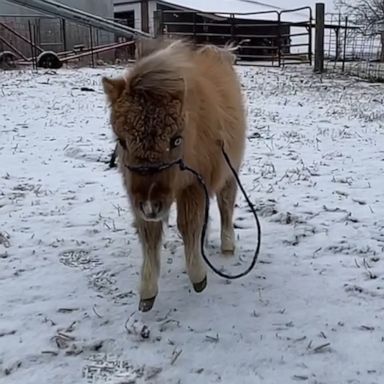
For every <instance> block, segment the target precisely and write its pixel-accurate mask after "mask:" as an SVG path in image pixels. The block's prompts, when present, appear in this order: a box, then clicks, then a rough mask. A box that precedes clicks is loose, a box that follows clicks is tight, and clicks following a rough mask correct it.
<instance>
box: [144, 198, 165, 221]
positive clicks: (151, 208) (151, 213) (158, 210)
mask: <svg viewBox="0 0 384 384" xmlns="http://www.w3.org/2000/svg"><path fill="white" fill-rule="evenodd" d="M139 209H140V213H141V214H142V216H143V219H144V220H147V221H159V220H162V219H163V216H164V214H165V212H164V204H163V203H162V202H161V201H160V200H146V201H140V202H139Z"/></svg>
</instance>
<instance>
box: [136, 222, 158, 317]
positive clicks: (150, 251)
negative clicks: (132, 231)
mask: <svg viewBox="0 0 384 384" xmlns="http://www.w3.org/2000/svg"><path fill="white" fill-rule="evenodd" d="M135 223H136V226H137V230H138V234H139V239H140V242H141V246H142V252H143V264H142V268H141V282H140V304H139V310H140V311H142V312H147V311H149V310H151V309H152V307H153V304H154V302H155V299H156V296H157V293H158V279H159V274H160V246H161V237H162V222H161V221H160V222H152V221H144V220H143V219H141V218H136V221H135Z"/></svg>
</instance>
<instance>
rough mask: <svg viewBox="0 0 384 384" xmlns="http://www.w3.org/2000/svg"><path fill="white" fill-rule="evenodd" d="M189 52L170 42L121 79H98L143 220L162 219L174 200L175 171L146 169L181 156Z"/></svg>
mask: <svg viewBox="0 0 384 384" xmlns="http://www.w3.org/2000/svg"><path fill="white" fill-rule="evenodd" d="M190 53H191V51H190V49H189V47H187V45H186V44H185V43H183V42H179V41H177V42H173V43H170V44H169V45H168V46H166V47H164V46H162V47H160V48H159V49H158V50H153V52H152V53H150V54H149V55H147V56H145V57H142V58H140V59H139V60H138V61H137V63H136V65H135V66H134V67H133V68H132V70H131V71H130V72H129V73H128V75H127V76H126V77H125V78H118V79H107V78H103V80H102V81H103V86H104V91H105V93H106V95H107V97H108V99H109V102H110V104H111V125H112V129H113V131H114V133H115V135H116V136H117V138H118V142H119V146H120V151H119V156H120V163H121V166H122V167H124V170H123V174H124V175H125V179H126V180H125V181H126V185H127V188H128V193H129V194H130V197H131V201H132V203H133V208H134V209H135V210H136V213H137V214H139V215H140V216H141V217H142V218H143V219H144V220H150V221H159V220H162V219H164V218H165V217H166V216H167V215H168V212H169V209H170V206H171V204H172V202H173V200H174V198H175V196H174V195H175V184H176V175H177V172H178V169H177V167H176V166H174V167H170V168H168V169H165V170H162V171H159V172H157V171H156V170H155V171H153V172H148V171H145V167H157V166H160V165H163V164H169V163H171V162H174V161H176V160H178V159H180V158H182V157H183V146H184V136H185V127H186V117H185V112H184V102H185V90H186V76H187V73H188V71H189V70H190V69H191V68H190ZM132 168H134V169H135V170H134V171H132Z"/></svg>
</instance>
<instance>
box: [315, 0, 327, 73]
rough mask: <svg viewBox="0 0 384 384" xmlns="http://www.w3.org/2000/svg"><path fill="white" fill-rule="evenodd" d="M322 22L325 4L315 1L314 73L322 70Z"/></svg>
mask: <svg viewBox="0 0 384 384" xmlns="http://www.w3.org/2000/svg"><path fill="white" fill-rule="evenodd" d="M324 24H325V5H324V3H316V25H315V28H316V32H315V69H314V71H315V73H322V72H323V71H324Z"/></svg>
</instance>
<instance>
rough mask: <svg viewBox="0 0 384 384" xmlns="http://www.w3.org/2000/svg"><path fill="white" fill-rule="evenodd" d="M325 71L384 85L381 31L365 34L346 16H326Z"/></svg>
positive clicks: (383, 37) (383, 47)
mask: <svg viewBox="0 0 384 384" xmlns="http://www.w3.org/2000/svg"><path fill="white" fill-rule="evenodd" d="M325 26H326V29H325V40H324V45H325V46H324V52H325V69H326V70H327V71H328V72H337V73H344V74H348V75H353V76H358V77H360V78H364V79H367V80H372V81H384V29H383V32H381V33H380V32H376V33H374V34H373V33H368V32H366V29H365V28H364V26H362V25H359V24H357V23H356V22H355V20H354V19H353V18H351V17H349V16H347V15H340V14H327V15H326V22H325Z"/></svg>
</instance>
